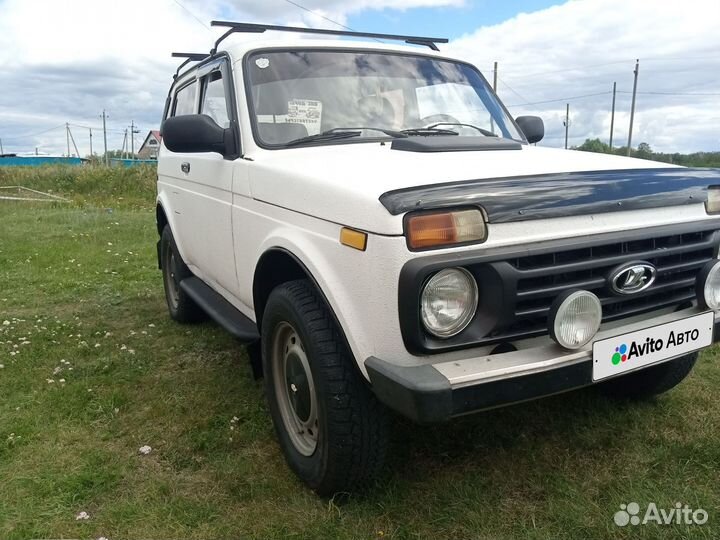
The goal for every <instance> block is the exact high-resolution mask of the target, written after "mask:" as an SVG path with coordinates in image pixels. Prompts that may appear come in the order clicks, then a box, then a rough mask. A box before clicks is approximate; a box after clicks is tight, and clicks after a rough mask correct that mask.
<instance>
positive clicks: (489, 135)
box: [428, 122, 497, 137]
mask: <svg viewBox="0 0 720 540" xmlns="http://www.w3.org/2000/svg"><path fill="white" fill-rule="evenodd" d="M437 126H460V127H468V128H472V129H475V130H477V131H479V132H480V133H482V134H483V135H485V136H486V137H497V134H496V133H493V132H492V131H488V130H487V129H483V128H481V127H478V126H474V125H472V124H463V123H461V122H438V123H437V124H433V125H432V126H428V129H430V128H437Z"/></svg>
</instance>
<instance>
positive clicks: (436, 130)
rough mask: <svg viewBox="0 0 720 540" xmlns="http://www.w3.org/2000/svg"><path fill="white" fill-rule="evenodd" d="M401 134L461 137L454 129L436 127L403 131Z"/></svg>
mask: <svg viewBox="0 0 720 540" xmlns="http://www.w3.org/2000/svg"><path fill="white" fill-rule="evenodd" d="M401 133H404V134H405V135H413V136H414V135H423V136H424V135H459V133H458V132H457V131H453V130H452V129H441V128H437V127H434V126H430V127H421V128H409V129H403V130H402V132H401Z"/></svg>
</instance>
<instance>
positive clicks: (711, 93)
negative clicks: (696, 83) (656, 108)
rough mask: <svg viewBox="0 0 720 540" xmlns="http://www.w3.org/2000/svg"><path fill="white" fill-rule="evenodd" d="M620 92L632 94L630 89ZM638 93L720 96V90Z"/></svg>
mask: <svg viewBox="0 0 720 540" xmlns="http://www.w3.org/2000/svg"><path fill="white" fill-rule="evenodd" d="M618 93H620V94H632V92H630V91H628V90H618ZM638 94H650V95H654V96H720V92H705V93H701V92H650V91H648V92H638Z"/></svg>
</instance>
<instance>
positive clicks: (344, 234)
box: [340, 227, 367, 251]
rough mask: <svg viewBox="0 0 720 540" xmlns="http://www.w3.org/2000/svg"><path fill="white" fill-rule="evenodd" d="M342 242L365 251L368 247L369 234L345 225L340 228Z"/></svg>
mask: <svg viewBox="0 0 720 540" xmlns="http://www.w3.org/2000/svg"><path fill="white" fill-rule="evenodd" d="M340 243H341V244H342V245H344V246H348V247H351V248H355V249H359V250H360V251H365V248H366V247H367V234H365V233H364V232H360V231H356V230H354V229H348V228H347V227H343V228H342V229H340Z"/></svg>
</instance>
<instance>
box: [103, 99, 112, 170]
mask: <svg viewBox="0 0 720 540" xmlns="http://www.w3.org/2000/svg"><path fill="white" fill-rule="evenodd" d="M102 119H103V142H104V144H105V165H109V164H110V160H109V159H108V153H107V128H106V127H105V109H103V112H102Z"/></svg>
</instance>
